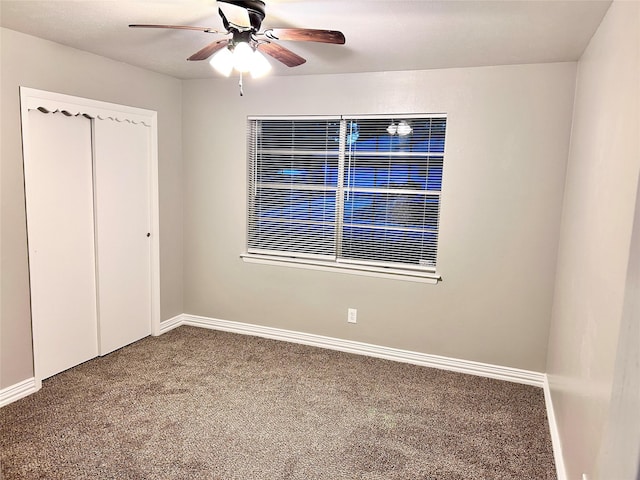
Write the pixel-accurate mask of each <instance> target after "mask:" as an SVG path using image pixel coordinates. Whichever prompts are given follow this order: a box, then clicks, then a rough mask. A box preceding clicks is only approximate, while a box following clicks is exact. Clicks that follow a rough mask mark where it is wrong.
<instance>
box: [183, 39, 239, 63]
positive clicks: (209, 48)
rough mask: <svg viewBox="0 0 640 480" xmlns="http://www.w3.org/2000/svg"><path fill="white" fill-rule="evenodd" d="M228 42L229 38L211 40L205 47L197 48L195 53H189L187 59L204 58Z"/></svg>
mask: <svg viewBox="0 0 640 480" xmlns="http://www.w3.org/2000/svg"><path fill="white" fill-rule="evenodd" d="M228 44H229V40H218V41H216V42H211V43H210V44H209V45H207V46H206V47H204V48H202V49H200V50H198V51H197V52H196V53H194V54H193V55H191V56H190V57H189V58H187V60H192V61H193V60H206V59H207V58H209V57H210V56H211V55H213V54H214V53H216V52H217V51H218V50H222V49H223V48H224V47H226V46H227V45H228Z"/></svg>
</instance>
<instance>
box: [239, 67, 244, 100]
mask: <svg viewBox="0 0 640 480" xmlns="http://www.w3.org/2000/svg"><path fill="white" fill-rule="evenodd" d="M238 86H239V87H240V96H241V97H242V96H243V95H244V91H243V90H242V72H240V81H239V82H238Z"/></svg>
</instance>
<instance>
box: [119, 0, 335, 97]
mask: <svg viewBox="0 0 640 480" xmlns="http://www.w3.org/2000/svg"><path fill="white" fill-rule="evenodd" d="M217 3H218V13H219V14H220V17H221V18H222V24H223V25H224V28H225V31H219V30H216V29H213V28H209V27H193V26H190V25H146V24H131V25H129V27H131V28H168V29H176V30H196V31H200V32H205V33H214V34H221V35H230V36H231V38H227V39H222V40H215V41H213V42H211V43H209V44H208V45H206V46H205V47H203V48H201V49H200V50H198V51H197V52H196V53H194V54H193V55H191V56H190V57H189V58H187V60H191V61H197V60H207V59H209V58H210V57H212V56H213V58H212V60H211V63H212V65H213V67H214V68H216V70H218V71H219V72H220V73H222V74H224V75H225V76H229V75H230V74H231V71H232V70H233V69H234V68H235V69H236V70H238V71H239V72H240V82H241V83H240V87H241V89H240V94H241V95H242V73H243V72H251V73H252V75H253V76H254V77H255V76H260V75H261V74H264V73H266V71H268V70H269V69H270V68H271V66H270V65H269V62H267V61H266V59H265V58H264V57H263V56H262V55H261V54H260V53H259V52H262V53H266V54H267V55H269V56H271V57H273V58H275V59H276V60H278V61H279V62H281V63H283V64H284V65H286V66H287V67H297V66H298V65H302V64H303V63H305V62H306V60H305V59H304V58H302V57H301V56H299V55H298V54H296V53H294V52H292V51H291V50H289V49H287V48H285V47H283V46H282V45H279V44H278V43H274V40H287V41H297V42H320V43H333V44H338V45H342V44H344V43H345V37H344V35H343V34H342V32H338V31H336V30H317V29H311V28H268V29H266V30H262V31H261V30H260V28H261V26H262V21H263V20H264V17H265V3H264V2H263V1H262V0H218V2H217ZM260 57H262V59H260ZM265 70H266V71H265Z"/></svg>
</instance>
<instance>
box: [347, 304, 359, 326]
mask: <svg viewBox="0 0 640 480" xmlns="http://www.w3.org/2000/svg"><path fill="white" fill-rule="evenodd" d="M347 322H349V323H358V309H356V308H350V309H349V310H347Z"/></svg>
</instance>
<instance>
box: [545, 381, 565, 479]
mask: <svg viewBox="0 0 640 480" xmlns="http://www.w3.org/2000/svg"><path fill="white" fill-rule="evenodd" d="M542 388H543V390H544V403H545V406H546V408H547V421H548V422H549V431H550V434H551V445H552V446H553V460H554V461H555V463H556V473H557V475H558V480H567V469H566V468H565V465H564V457H563V455H562V444H561V443H560V431H559V430H558V423H557V421H556V414H555V410H554V409H553V399H552V398H551V387H550V386H549V377H548V376H547V375H546V374H545V375H544V384H543V387H542Z"/></svg>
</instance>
